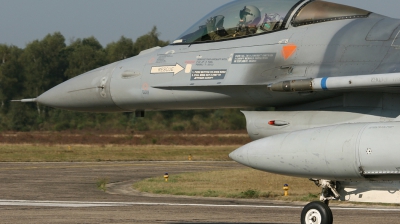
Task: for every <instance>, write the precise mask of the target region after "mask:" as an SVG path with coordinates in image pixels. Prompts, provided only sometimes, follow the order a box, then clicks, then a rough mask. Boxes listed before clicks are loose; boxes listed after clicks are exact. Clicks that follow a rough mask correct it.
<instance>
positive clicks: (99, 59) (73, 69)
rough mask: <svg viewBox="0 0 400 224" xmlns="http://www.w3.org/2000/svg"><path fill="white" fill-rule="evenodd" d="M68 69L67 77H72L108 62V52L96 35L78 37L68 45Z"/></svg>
mask: <svg viewBox="0 0 400 224" xmlns="http://www.w3.org/2000/svg"><path fill="white" fill-rule="evenodd" d="M65 54H66V55H67V61H68V69H67V70H66V71H65V77H67V78H68V79H69V78H72V77H75V76H77V75H80V74H82V73H85V72H88V71H90V70H93V69H95V68H98V67H101V66H103V65H106V64H107V57H106V53H105V51H104V49H103V47H102V46H101V44H100V43H99V41H98V40H97V39H96V38H94V37H89V38H85V39H77V40H76V41H74V42H73V43H71V45H70V46H68V47H67V49H66V53H65Z"/></svg>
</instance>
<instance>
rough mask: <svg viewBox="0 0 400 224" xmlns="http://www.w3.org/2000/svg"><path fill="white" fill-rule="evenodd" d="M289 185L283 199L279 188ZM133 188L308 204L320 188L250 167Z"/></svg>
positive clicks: (158, 179)
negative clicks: (286, 195)
mask: <svg viewBox="0 0 400 224" xmlns="http://www.w3.org/2000/svg"><path fill="white" fill-rule="evenodd" d="M284 184H289V187H290V190H289V196H288V197H284V196H283V194H284V191H283V185H284ZM133 187H134V188H135V189H137V190H139V191H143V192H149V193H155V194H171V195H188V196H202V197H223V198H268V199H279V200H289V201H310V200H311V199H312V200H315V199H317V198H318V196H319V192H320V189H319V188H318V187H317V186H315V184H314V183H313V182H311V181H309V180H307V179H304V178H295V177H287V176H281V175H277V174H270V173H266V172H261V171H257V170H253V169H250V168H243V169H233V170H223V171H208V172H199V173H185V174H177V175H174V174H171V173H170V174H169V180H168V182H165V181H164V178H163V176H159V177H155V178H149V179H145V180H143V181H140V182H137V183H135V184H134V185H133Z"/></svg>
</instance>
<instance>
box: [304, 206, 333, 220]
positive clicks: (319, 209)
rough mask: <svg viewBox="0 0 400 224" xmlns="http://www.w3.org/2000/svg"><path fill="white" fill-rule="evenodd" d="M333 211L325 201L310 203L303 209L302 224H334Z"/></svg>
mask: <svg viewBox="0 0 400 224" xmlns="http://www.w3.org/2000/svg"><path fill="white" fill-rule="evenodd" d="M332 223H333V216H332V211H331V209H330V208H329V207H328V205H326V204H325V203H323V202H320V201H314V202H311V203H309V204H308V205H306V206H305V207H304V208H303V211H301V224H332Z"/></svg>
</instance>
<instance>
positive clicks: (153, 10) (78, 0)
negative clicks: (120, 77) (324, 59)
mask: <svg viewBox="0 0 400 224" xmlns="http://www.w3.org/2000/svg"><path fill="white" fill-rule="evenodd" d="M230 1H231V0H0V44H7V45H15V46H18V47H20V48H24V47H25V46H26V44H28V43H30V42H32V41H34V40H38V39H39V40H40V39H43V38H44V37H45V36H46V35H47V34H49V33H50V34H52V33H54V32H61V34H62V35H63V36H64V37H65V39H66V43H67V44H69V43H70V42H71V40H74V39H77V38H86V37H90V36H94V37H95V38H96V39H97V40H99V42H100V43H101V44H102V45H103V46H104V47H105V46H106V45H107V44H108V43H111V42H113V41H114V42H115V41H118V40H119V39H120V37H121V36H125V37H127V38H132V39H133V40H134V41H135V40H136V38H138V37H140V36H142V35H144V34H146V33H148V32H149V31H150V30H151V28H152V27H153V26H157V29H158V31H159V32H160V39H161V40H164V41H166V40H169V41H173V40H174V39H175V38H177V37H178V36H179V35H181V34H182V33H183V32H184V31H185V30H187V29H188V28H189V27H190V26H191V25H193V24H194V23H195V22H197V21H198V20H199V19H201V18H202V17H203V16H205V15H207V14H208V13H209V12H211V11H212V10H213V9H215V8H217V7H219V6H221V5H223V4H225V3H228V2H230ZM239 1H243V2H245V1H246V0H239ZM266 1H267V0H266ZM330 1H331V2H336V3H340V4H346V5H351V6H356V7H358V8H362V9H366V10H369V11H372V12H375V13H378V14H382V15H386V16H389V17H393V18H400V10H399V9H400V0H330Z"/></svg>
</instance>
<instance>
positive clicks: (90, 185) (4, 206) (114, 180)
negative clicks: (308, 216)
mask: <svg viewBox="0 0 400 224" xmlns="http://www.w3.org/2000/svg"><path fill="white" fill-rule="evenodd" d="M239 167H242V166H241V165H239V164H237V163H234V162H97V163H0V178H1V184H0V192H1V196H0V217H1V220H0V223H170V224H178V223H180V224H184V223H219V224H225V223H267V224H272V223H299V222H300V212H301V209H302V207H303V206H304V205H305V204H306V203H289V202H277V201H268V200H238V199H220V198H198V197H185V196H182V197H175V196H165V195H152V194H146V193H140V192H136V191H134V190H133V189H132V187H131V186H132V184H133V183H134V182H135V181H139V180H142V179H144V178H148V177H154V176H158V175H163V174H164V173H165V172H169V173H170V174H171V175H173V174H177V173H182V172H197V171H205V170H223V169H235V168H239ZM105 177H107V178H109V181H110V184H109V185H108V188H107V192H103V191H100V190H99V189H97V187H96V180H97V179H98V178H105ZM332 211H333V214H334V220H335V221H334V223H341V224H344V223H353V224H354V223H399V218H398V217H399V215H400V207H383V206H365V205H364V206H354V205H338V206H332Z"/></svg>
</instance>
